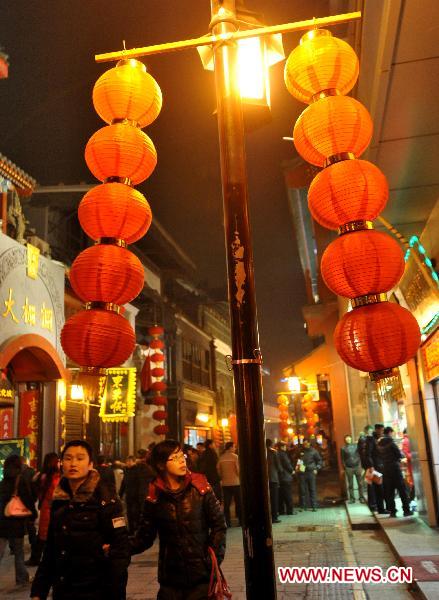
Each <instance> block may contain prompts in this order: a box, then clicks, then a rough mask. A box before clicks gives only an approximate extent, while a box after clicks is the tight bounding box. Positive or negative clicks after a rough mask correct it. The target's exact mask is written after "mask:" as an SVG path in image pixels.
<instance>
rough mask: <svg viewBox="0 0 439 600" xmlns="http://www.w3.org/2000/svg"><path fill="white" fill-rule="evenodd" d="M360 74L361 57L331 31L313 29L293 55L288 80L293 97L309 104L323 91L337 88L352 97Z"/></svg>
mask: <svg viewBox="0 0 439 600" xmlns="http://www.w3.org/2000/svg"><path fill="white" fill-rule="evenodd" d="M358 73H359V65H358V58H357V55H356V54H355V52H354V50H353V49H352V48H351V46H349V44H347V43H346V42H344V41H343V40H341V39H339V38H336V37H332V35H331V32H330V31H328V30H327V29H313V30H311V31H310V32H308V33H306V34H305V35H304V36H303V37H302V39H301V40H300V45H299V46H297V47H296V48H295V49H294V50H293V51H292V52H291V54H290V55H289V57H288V59H287V61H286V63H285V73H284V77H285V85H286V86H287V89H288V91H289V92H290V94H292V95H293V96H294V97H295V98H297V99H298V100H300V101H301V102H305V103H306V104H309V103H310V102H312V97H313V96H314V95H315V94H317V93H318V92H321V91H322V90H328V89H334V88H335V89H337V90H338V91H339V92H340V93H341V94H348V93H349V92H350V91H351V89H352V88H353V87H354V85H355V82H356V81H357V79H358Z"/></svg>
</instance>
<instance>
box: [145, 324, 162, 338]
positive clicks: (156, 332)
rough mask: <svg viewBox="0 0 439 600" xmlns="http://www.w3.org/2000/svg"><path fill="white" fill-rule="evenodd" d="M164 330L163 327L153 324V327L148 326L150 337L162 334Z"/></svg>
mask: <svg viewBox="0 0 439 600" xmlns="http://www.w3.org/2000/svg"><path fill="white" fill-rule="evenodd" d="M164 332H165V330H164V329H163V327H157V325H155V326H154V327H148V335H151V336H152V337H156V336H159V335H163V334H164Z"/></svg>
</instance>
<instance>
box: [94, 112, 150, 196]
mask: <svg viewBox="0 0 439 600" xmlns="http://www.w3.org/2000/svg"><path fill="white" fill-rule="evenodd" d="M85 161H86V163H87V166H88V168H89V169H90V171H91V172H92V173H93V175H94V176H95V177H96V179H99V181H105V180H106V179H108V178H109V177H120V178H122V179H128V180H130V181H131V183H132V184H133V185H136V184H138V183H141V182H142V181H144V180H145V179H147V178H148V177H149V176H150V175H151V173H152V172H153V171H154V169H155V166H156V164H157V152H156V149H155V147H154V144H153V143H152V140H151V139H150V138H149V137H148V136H147V135H146V133H143V131H141V130H140V129H138V128H137V127H132V126H131V125H126V124H123V123H117V124H115V125H107V126H106V127H102V128H101V129H98V131H96V133H94V134H93V135H92V136H91V138H90V139H89V141H88V143H87V146H86V148H85Z"/></svg>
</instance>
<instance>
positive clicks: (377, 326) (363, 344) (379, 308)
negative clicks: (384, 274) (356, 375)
mask: <svg viewBox="0 0 439 600" xmlns="http://www.w3.org/2000/svg"><path fill="white" fill-rule="evenodd" d="M420 341H421V334H420V331H419V326H418V323H417V321H416V319H415V317H414V316H413V315H412V314H411V313H410V312H409V311H408V310H407V309H405V308H403V307H402V306H399V304H395V303H393V302H379V303H377V304H370V305H368V306H361V307H359V308H355V309H354V310H352V311H350V312H348V313H346V314H345V315H344V316H343V318H342V319H341V320H340V321H339V323H338V325H337V327H336V329H335V332H334V342H335V347H336V349H337V352H338V353H339V355H340V356H341V358H342V359H343V360H344V362H345V363H347V364H348V365H350V366H351V367H353V368H354V369H359V370H360V371H369V372H374V371H382V370H386V369H392V368H393V367H397V366H399V365H402V364H404V363H406V362H407V361H408V360H409V359H410V358H412V357H413V356H414V355H415V354H416V351H417V350H418V347H419V344H420Z"/></svg>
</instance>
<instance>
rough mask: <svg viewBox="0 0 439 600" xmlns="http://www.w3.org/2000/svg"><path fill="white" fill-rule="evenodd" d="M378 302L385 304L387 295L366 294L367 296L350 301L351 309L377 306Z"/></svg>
mask: <svg viewBox="0 0 439 600" xmlns="http://www.w3.org/2000/svg"><path fill="white" fill-rule="evenodd" d="M378 302H387V294H384V293H381V294H367V296H357V298H352V299H351V304H352V308H358V307H359V306H367V305H368V304H377V303H378Z"/></svg>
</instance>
